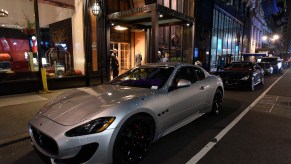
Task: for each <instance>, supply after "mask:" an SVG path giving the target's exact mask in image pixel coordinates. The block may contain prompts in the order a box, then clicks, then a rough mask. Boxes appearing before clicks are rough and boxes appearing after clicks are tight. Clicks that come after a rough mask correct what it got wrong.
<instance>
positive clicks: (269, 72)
mask: <svg viewBox="0 0 291 164" xmlns="http://www.w3.org/2000/svg"><path fill="white" fill-rule="evenodd" d="M258 65H259V66H260V67H262V68H263V69H264V72H265V75H272V74H273V73H274V68H273V66H272V65H271V63H270V62H259V63H258Z"/></svg>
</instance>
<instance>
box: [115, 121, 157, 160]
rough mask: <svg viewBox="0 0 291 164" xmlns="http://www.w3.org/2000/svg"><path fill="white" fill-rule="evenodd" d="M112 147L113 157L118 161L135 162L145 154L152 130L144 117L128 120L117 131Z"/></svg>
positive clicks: (148, 146) (149, 143)
mask: <svg viewBox="0 0 291 164" xmlns="http://www.w3.org/2000/svg"><path fill="white" fill-rule="evenodd" d="M116 140H117V141H116V144H115V147H114V149H115V150H114V158H115V161H116V162H118V163H137V162H138V161H140V160H142V159H143V158H144V157H145V155H146V154H147V152H148V150H149V148H150V146H151V143H152V140H153V130H152V127H151V124H150V123H149V121H148V120H147V119H146V118H133V119H130V120H128V121H127V122H126V123H125V124H124V125H123V126H122V127H121V130H120V132H119V133H118V136H117V139H116Z"/></svg>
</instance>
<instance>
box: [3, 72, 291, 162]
mask: <svg viewBox="0 0 291 164" xmlns="http://www.w3.org/2000/svg"><path fill="white" fill-rule="evenodd" d="M279 77H280V75H274V76H271V77H266V78H265V85H264V86H262V85H259V86H257V87H256V90H255V91H253V92H251V91H245V90H241V89H236V90H226V92H225V98H224V102H223V111H222V112H221V113H220V115H218V116H213V115H208V114H206V115H204V116H202V117H201V118H199V119H197V120H195V121H194V122H192V123H190V124H188V125H186V126H184V127H183V128H181V129H179V130H177V131H175V132H172V133H170V134H169V135H167V136H165V137H164V138H162V139H161V140H159V141H157V142H156V143H154V144H153V146H152V148H151V150H150V152H149V154H148V156H147V157H146V158H145V159H144V160H143V161H142V162H141V163H142V164H148V163H152V164H158V163H159V164H160V163H167V164H171V163H173V164H180V163H181V164H184V163H187V162H188V161H189V160H190V159H191V158H192V157H193V156H195V155H196V154H197V153H198V152H199V151H200V150H201V149H202V148H203V147H204V146H205V145H206V144H207V143H209V142H211V141H212V140H213V138H214V137H215V136H216V135H217V134H218V133H219V132H220V131H221V130H223V129H224V128H225V127H227V126H228V125H229V124H230V123H231V122H232V121H233V120H234V119H235V118H236V117H237V116H238V115H239V114H240V113H241V112H242V111H243V110H244V109H246V108H247V107H248V106H249V105H250V104H251V103H252V102H253V101H254V100H255V99H257V97H259V96H260V95H261V94H262V93H263V92H264V91H265V90H266V89H267V88H268V87H269V86H270V85H271V84H273V83H274V82H275V81H276V80H277V79H278V78H279ZM290 78H291V77H290ZM289 85H290V84H289ZM287 86H288V85H287ZM290 89H291V87H290ZM290 89H289V88H286V84H284V83H282V84H281V83H278V85H276V88H274V89H271V90H270V91H269V92H268V95H271V96H277V95H278V96H288V95H287V94H285V92H286V91H289V90H290ZM289 93H291V91H290V92H289ZM290 101H291V100H290ZM290 106H291V103H290ZM286 125H287V128H286ZM290 126H291V117H290V118H288V117H286V115H285V116H284V114H282V115H279V114H273V113H267V112H263V111H260V110H253V109H252V110H250V111H249V112H248V113H247V114H246V115H245V116H244V117H243V118H242V119H241V120H240V121H239V122H238V124H236V125H235V126H234V127H233V128H232V129H231V130H230V131H229V132H228V133H227V134H226V135H225V136H224V137H223V138H222V139H221V140H220V141H219V142H218V143H217V144H216V145H215V146H214V148H212V149H211V150H210V151H209V152H208V153H207V154H206V155H205V156H204V157H203V158H202V159H201V160H200V161H199V163H207V164H209V163H264V164H265V163H291V153H290V152H291V137H290V136H291V127H290ZM288 128H289V129H288ZM274 129H276V130H274ZM274 138H277V140H274ZM0 163H5V164H9V163H19V164H20V163H44V162H43V161H42V160H41V158H40V157H39V156H38V155H37V154H36V153H35V152H34V151H33V148H32V147H31V145H30V141H29V140H24V141H20V142H17V143H15V144H12V145H8V146H5V147H2V148H0Z"/></svg>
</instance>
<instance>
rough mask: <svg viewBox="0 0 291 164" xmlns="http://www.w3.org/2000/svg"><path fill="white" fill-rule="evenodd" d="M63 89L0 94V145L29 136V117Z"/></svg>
mask: <svg viewBox="0 0 291 164" xmlns="http://www.w3.org/2000/svg"><path fill="white" fill-rule="evenodd" d="M63 91H65V90H54V91H52V93H27V94H17V95H8V96H0V127H1V131H0V147H3V146H6V145H9V144H11V143H14V142H17V141H20V140H24V139H27V138H29V133H28V122H29V121H30V119H31V118H32V117H33V116H34V115H35V114H36V113H37V112H38V111H39V110H40V108H41V107H42V106H43V105H45V104H46V103H47V102H48V100H49V99H51V98H52V97H54V96H56V95H58V94H60V93H61V92H63Z"/></svg>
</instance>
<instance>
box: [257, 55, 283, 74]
mask: <svg viewBox="0 0 291 164" xmlns="http://www.w3.org/2000/svg"><path fill="white" fill-rule="evenodd" d="M261 62H270V64H271V65H272V67H273V69H274V73H283V65H282V60H281V59H280V58H279V57H263V58H262V59H261Z"/></svg>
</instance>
